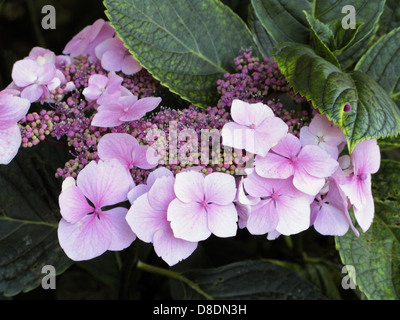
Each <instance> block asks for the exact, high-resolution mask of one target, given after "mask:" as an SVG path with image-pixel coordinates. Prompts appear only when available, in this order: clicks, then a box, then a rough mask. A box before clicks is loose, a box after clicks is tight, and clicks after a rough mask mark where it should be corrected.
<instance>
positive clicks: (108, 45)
mask: <svg viewBox="0 0 400 320" xmlns="http://www.w3.org/2000/svg"><path fill="white" fill-rule="evenodd" d="M120 41H121V40H119V38H108V39H106V40H104V41H103V42H101V43H100V44H99V45H98V46H97V47H96V49H95V53H96V57H97V58H98V59H99V60H101V59H102V57H103V55H104V53H106V52H107V51H115V50H121V49H122V47H121V43H120Z"/></svg>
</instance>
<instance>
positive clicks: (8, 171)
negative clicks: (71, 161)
mask: <svg viewBox="0 0 400 320" xmlns="http://www.w3.org/2000/svg"><path fill="white" fill-rule="evenodd" d="M62 154H63V153H62V152H61V153H60V152H58V150H54V147H53V148H52V147H50V146H48V145H45V144H44V143H41V144H40V145H39V146H37V147H35V148H34V149H29V150H25V149H21V150H20V151H19V154H18V155H17V157H16V158H15V159H14V160H13V161H12V162H11V163H10V164H9V165H7V166H1V167H0V190H1V192H0V294H4V295H6V296H14V295H16V294H18V293H20V292H27V291H30V290H32V289H34V288H36V287H37V286H39V285H40V283H41V280H42V278H43V277H44V276H45V274H42V268H43V267H44V266H45V265H52V266H54V268H55V270H56V272H57V274H59V273H62V272H63V271H64V270H65V269H66V268H67V267H68V266H69V265H70V264H71V261H70V260H69V259H68V258H67V256H66V255H65V254H64V252H63V251H62V249H61V247H60V246H59V243H58V238H57V226H58V221H59V219H60V217H61V216H60V213H59V208H58V201H57V199H58V194H59V193H60V190H61V188H60V183H59V182H58V181H56V179H55V177H54V173H55V170H56V168H57V166H61V165H63V163H65V159H64V158H63V156H62Z"/></svg>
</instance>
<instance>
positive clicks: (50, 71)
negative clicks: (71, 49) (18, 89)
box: [37, 63, 56, 84]
mask: <svg viewBox="0 0 400 320" xmlns="http://www.w3.org/2000/svg"><path fill="white" fill-rule="evenodd" d="M55 76H56V67H55V65H54V64H49V63H46V64H43V65H39V66H38V67H37V80H38V81H39V82H38V83H39V84H49V83H50V82H51V81H52V80H53V79H54V77H55Z"/></svg>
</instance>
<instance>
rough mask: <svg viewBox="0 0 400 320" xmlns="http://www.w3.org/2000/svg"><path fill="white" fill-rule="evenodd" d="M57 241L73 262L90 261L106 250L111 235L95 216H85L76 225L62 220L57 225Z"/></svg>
mask: <svg viewBox="0 0 400 320" xmlns="http://www.w3.org/2000/svg"><path fill="white" fill-rule="evenodd" d="M57 234H58V240H59V243H60V246H61V248H62V249H63V250H64V252H65V254H66V255H67V256H68V257H69V258H70V259H72V260H74V261H82V260H90V259H93V258H95V257H98V256H100V255H101V254H103V253H104V252H105V251H107V250H108V248H109V247H110V244H111V241H112V240H111V239H112V235H111V234H110V230H109V229H108V228H104V224H103V223H102V221H101V220H100V219H99V218H98V217H97V215H96V214H91V215H86V216H84V217H83V218H82V219H81V220H80V221H78V222H77V223H69V222H67V221H66V220H64V219H61V220H60V223H59V225H58V230H57Z"/></svg>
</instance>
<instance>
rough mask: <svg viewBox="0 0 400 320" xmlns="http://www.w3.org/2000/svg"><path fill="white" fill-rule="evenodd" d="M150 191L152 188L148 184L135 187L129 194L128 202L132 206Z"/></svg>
mask: <svg viewBox="0 0 400 320" xmlns="http://www.w3.org/2000/svg"><path fill="white" fill-rule="evenodd" d="M149 190H150V186H148V185H146V184H138V185H137V186H135V187H133V188H132V189H131V190H130V191H129V192H128V200H129V202H130V203H131V204H133V203H134V202H135V201H136V199H137V198H139V197H140V196H141V195H142V194H145V193H146V192H148V191H149Z"/></svg>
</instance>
